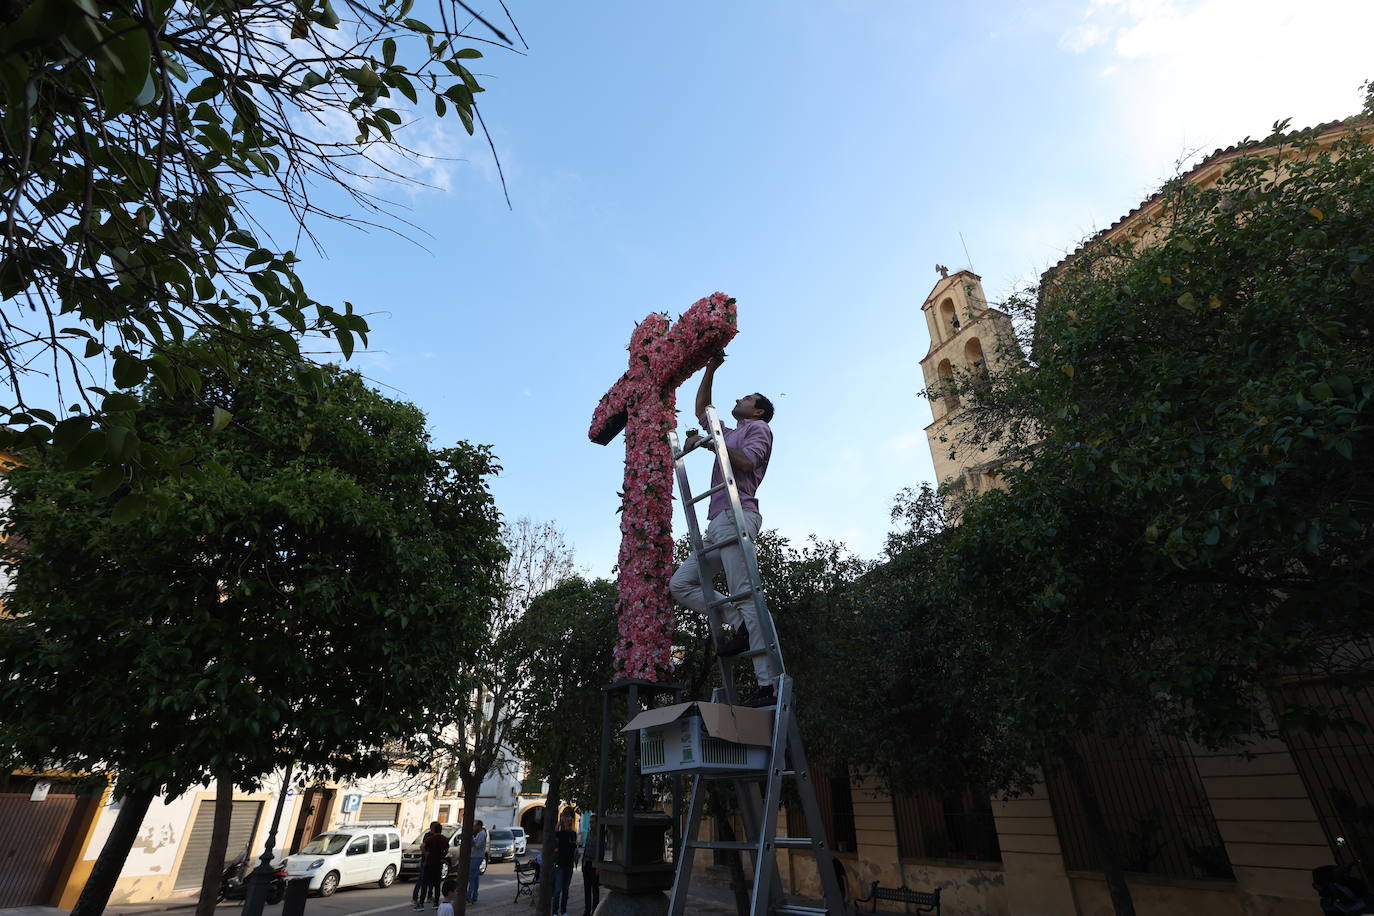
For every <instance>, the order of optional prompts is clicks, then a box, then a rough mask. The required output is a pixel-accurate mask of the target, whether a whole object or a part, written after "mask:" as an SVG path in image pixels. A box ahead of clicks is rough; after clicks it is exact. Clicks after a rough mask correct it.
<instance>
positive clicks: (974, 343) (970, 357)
mask: <svg viewBox="0 0 1374 916" xmlns="http://www.w3.org/2000/svg"><path fill="white" fill-rule="evenodd" d="M964 362H966V363H968V367H969V371H970V372H972V373H973V378H974V380H975V381H979V382H986V381H987V380H988V363H987V359H986V358H985V357H984V356H983V345H982V344H981V343H979V341H978V338H977V337H975V338H973V339H972V340H970V341H969V342H968V343H966V344H964Z"/></svg>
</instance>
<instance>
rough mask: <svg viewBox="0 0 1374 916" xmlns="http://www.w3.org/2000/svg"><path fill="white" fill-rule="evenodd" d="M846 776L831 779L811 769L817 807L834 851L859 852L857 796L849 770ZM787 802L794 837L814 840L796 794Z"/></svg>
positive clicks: (788, 820)
mask: <svg viewBox="0 0 1374 916" xmlns="http://www.w3.org/2000/svg"><path fill="white" fill-rule="evenodd" d="M843 772H844V775H841V776H827V775H826V774H825V772H824V771H822V770H819V769H817V768H816V767H812V768H811V784H812V786H814V787H815V789H816V804H817V806H818V807H819V808H820V809H821V821H822V822H823V823H824V824H825V835H826V837H827V838H829V840H830V848H831V849H833V850H835V852H856V851H857V850H858V848H859V842H858V837H857V832H856V830H855V827H854V795H853V792H852V791H851V790H850V786H849V775H848V771H847V768H846V770H845V771H843ZM789 795H791V796H792V797H791V798H788V799H787V801H786V806H787V825H788V826H787V831H788V834H789V835H790V836H811V834H812V831H811V830H809V829H808V828H807V825H806V813H805V812H804V811H803V810H802V806H801V802H800V801H799V800H798V799H797V798H796V797H795V793H789Z"/></svg>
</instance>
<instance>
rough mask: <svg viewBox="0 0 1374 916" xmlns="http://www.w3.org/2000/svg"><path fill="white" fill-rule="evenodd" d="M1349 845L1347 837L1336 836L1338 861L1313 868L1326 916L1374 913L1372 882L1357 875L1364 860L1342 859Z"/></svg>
mask: <svg viewBox="0 0 1374 916" xmlns="http://www.w3.org/2000/svg"><path fill="white" fill-rule="evenodd" d="M1345 845H1346V843H1345V837H1339V836H1338V837H1336V850H1337V859H1338V861H1337V864H1335V865H1322V866H1320V867H1319V868H1314V869H1312V887H1313V889H1315V890H1316V892H1317V895H1318V897H1320V898H1321V906H1322V913H1323V914H1325V916H1361V914H1366V913H1374V896H1372V895H1371V894H1370V892H1369V885H1368V884H1366V883H1365V882H1364V881H1363V880H1362V879H1360V878H1357V877H1356V876H1355V869H1356V868H1360V867H1361V865H1360V860H1359V859H1352V860H1351V861H1349V862H1344V863H1342V862H1340V861H1339V858H1340V856H1339V852H1340V850H1342V849H1344V848H1345Z"/></svg>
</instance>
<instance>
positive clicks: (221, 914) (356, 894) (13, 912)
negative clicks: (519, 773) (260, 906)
mask: <svg viewBox="0 0 1374 916" xmlns="http://www.w3.org/2000/svg"><path fill="white" fill-rule="evenodd" d="M411 888H412V885H411V884H410V883H409V882H403V881H397V882H396V883H395V884H393V885H392V886H391V887H388V888H385V889H383V888H379V887H374V886H363V887H350V888H343V889H341V890H340V891H339V892H338V893H336V894H334V895H333V896H332V897H311V898H310V899H309V901H307V903H306V905H305V914H306V916H382V914H389V916H404V914H407V913H410V912H411V904H410V892H411ZM693 890H694V891H695V890H697V888H696V887H694V888H693ZM700 891H701V894H700V896H698V895H697V894H696V893H694V894H693V895H692V897H691V898H690V902H689V904H688V909H687V911H688V912H689V913H690V914H692V916H734V912H735V911H734V907H733V906H726V903H727V902H728V897H729V893H728V892H723V891H719V890H717V889H715V888H711V887H707V886H702V887H701V888H700ZM568 897H569V903H570V905H569V907H568V914H569V916H582V914H583V913H584V909H583V897H582V872H581V870H580V869H579V870H578V871H576V872H574V873H573V884H572V892H571V893H570V894H569V895H568ZM514 899H515V866H514V865H512V864H511V863H509V862H506V863H502V864H499V865H492V866H491V867H490V868H488V869H487V873H486V874H485V875H483V876H482V885H481V891H480V897H479V899H478V901H477V903H476V904H469V905H468V910H467V911H468V912H469V913H473V914H479V916H529V914H531V913H532V912H533V910H532V908H531V906H530V904H529V897H522V898H520V903H519V904H516V903H514V902H513V901H514ZM194 906H195V903H194V901H186V902H183V901H180V900H177V901H162V902H158V903H144V904H137V905H121V906H110V907H106V909H105V914H106V916H159V914H163V913H166V914H167V916H189V914H190V913H191V911H192V908H193V907H194ZM240 907H241V903H240V902H239V901H232V902H228V901H226V902H225V903H221V904H220V905H219V908H218V910H217V916H236V914H237V912H238V910H239V909H240ZM433 912H434V910H433V909H432V908H431V909H427V910H426V911H425V914H426V916H432V914H433ZM66 913H67V911H66V910H62V909H58V908H57V907H39V906H31V907H17V908H14V909H0V916H66ZM263 916H281V904H277V905H276V906H269V907H267V908H266V909H265V910H264V911H263Z"/></svg>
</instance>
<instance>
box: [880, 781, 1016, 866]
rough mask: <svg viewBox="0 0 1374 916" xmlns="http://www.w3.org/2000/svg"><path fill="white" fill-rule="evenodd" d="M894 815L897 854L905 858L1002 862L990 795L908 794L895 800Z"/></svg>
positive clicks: (967, 792)
mask: <svg viewBox="0 0 1374 916" xmlns="http://www.w3.org/2000/svg"><path fill="white" fill-rule="evenodd" d="M892 814H893V817H894V818H895V819H896V822H897V852H898V854H899V855H900V856H901V857H902V858H903V859H960V860H963V861H968V862H1001V861H1002V849H1001V847H1000V846H999V845H998V842H997V826H996V824H995V823H994V821H993V817H992V800H991V799H990V798H989V797H988V794H987V793H986V792H979V791H975V790H973V789H971V788H965V789H963V790H962V791H959V792H951V793H945V794H943V795H940V794H936V793H935V792H932V791H930V790H929V789H921V790H918V791H916V792H904V793H900V794H897V795H894V796H893V797H892Z"/></svg>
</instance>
